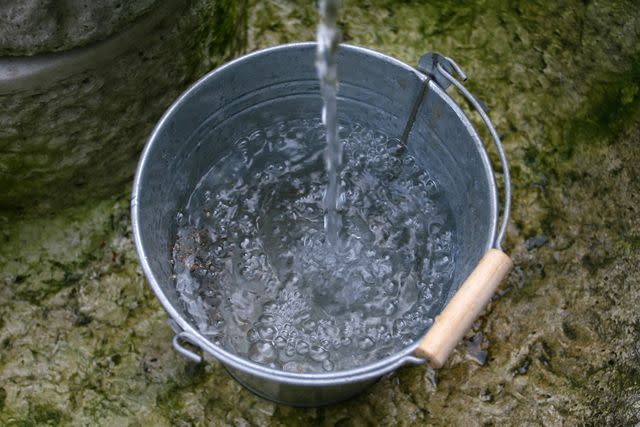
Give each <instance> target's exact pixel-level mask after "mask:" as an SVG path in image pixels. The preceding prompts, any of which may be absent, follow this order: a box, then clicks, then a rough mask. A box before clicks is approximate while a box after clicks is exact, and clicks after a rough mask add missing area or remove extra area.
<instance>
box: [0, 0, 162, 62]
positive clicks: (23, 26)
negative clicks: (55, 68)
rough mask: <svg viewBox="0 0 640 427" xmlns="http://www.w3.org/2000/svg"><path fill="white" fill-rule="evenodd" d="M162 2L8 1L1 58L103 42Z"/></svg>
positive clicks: (0, 17)
mask: <svg viewBox="0 0 640 427" xmlns="http://www.w3.org/2000/svg"><path fill="white" fill-rule="evenodd" d="M158 3H160V2H159V1H158V0H134V1H121V0H97V1H87V0H65V1H58V2H55V1H51V0H5V1H3V3H2V9H1V10H0V56H29V55H34V54H38V53H44V52H56V51H61V50H66V49H71V48H74V47H78V46H84V45H86V44H88V43H91V42H95V41H98V40H102V39H104V38H106V37H108V36H110V35H111V34H114V33H116V32H117V31H119V30H121V29H122V28H124V27H125V26H127V25H129V24H131V22H132V21H135V20H136V19H137V18H139V17H140V16H142V15H144V14H145V13H148V12H149V11H150V10H151V9H152V8H153V7H158Z"/></svg>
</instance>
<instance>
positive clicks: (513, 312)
mask: <svg viewBox="0 0 640 427" xmlns="http://www.w3.org/2000/svg"><path fill="white" fill-rule="evenodd" d="M344 3H345V7H344V11H343V19H342V21H343V28H344V39H345V41H346V42H349V43H352V44H359V45H364V46H368V47H371V48H374V49H376V50H380V51H383V52H385V53H388V54H390V55H392V56H395V57H398V58H399V59H402V60H404V61H406V62H408V63H411V64H415V63H416V61H417V59H418V58H419V56H420V55H421V54H422V53H424V52H426V51H433V50H435V51H439V52H442V53H445V54H447V55H448V56H451V57H453V58H454V59H456V60H457V61H458V63H459V64H460V65H461V66H462V67H463V69H464V70H465V71H466V72H467V74H468V75H469V76H470V80H469V82H468V87H469V88H471V89H472V90H473V92H474V93H475V94H476V95H477V96H478V97H479V98H480V99H482V100H483V101H484V102H485V103H486V104H487V105H488V107H489V109H490V115H491V116H492V118H493V119H494V122H495V124H496V127H497V128H498V130H499V131H500V133H501V135H502V138H503V141H504V144H505V147H506V150H507V153H508V156H509V159H510V162H511V168H512V173H513V181H514V206H513V216H512V221H511V225H510V227H509V233H508V242H507V245H506V246H507V248H506V249H507V251H508V252H509V253H510V254H511V255H512V256H513V258H514V261H515V264H516V267H515V270H514V272H513V273H512V274H511V276H510V277H509V279H508V280H507V281H506V283H504V284H503V286H502V287H501V289H500V292H499V294H498V296H497V297H496V298H495V300H494V301H493V302H492V304H491V305H490V307H489V308H488V309H487V311H486V313H485V315H484V316H483V317H482V318H481V319H480V320H479V321H478V322H477V323H476V325H475V326H474V329H473V331H471V332H470V333H469V335H468V337H467V338H468V339H467V340H466V342H465V343H462V344H461V345H459V346H458V348H457V350H456V352H455V353H454V354H453V356H452V357H451V358H450V360H449V362H448V363H447V365H446V366H445V368H444V369H442V370H441V371H439V372H438V373H435V372H433V371H431V370H427V369H425V368H423V367H411V368H403V369H400V370H398V371H397V372H395V373H393V374H391V375H389V376H387V377H385V378H383V379H381V381H380V382H378V383H377V384H376V385H375V386H374V387H372V388H371V389H370V390H369V391H368V392H367V393H365V394H363V395H361V396H358V397H356V398H354V399H352V400H350V401H347V402H344V403H341V404H338V405H333V406H329V407H325V408H317V409H294V408H289V407H286V406H279V405H275V404H272V403H270V402H267V401H264V400H261V399H260V398H257V397H255V396H253V395H252V394H251V393H249V392H248V391H246V390H244V389H242V388H241V387H240V386H239V385H237V384H236V383H235V382H234V381H233V380H232V379H231V378H230V377H228V376H227V375H226V373H225V372H224V369H223V368H222V367H221V366H220V365H219V364H218V363H217V362H215V361H209V362H208V363H206V364H204V365H202V366H196V365H193V364H191V363H189V362H187V361H185V360H183V359H182V358H181V357H179V356H178V355H177V354H175V353H174V352H173V350H172V348H171V344H170V341H171V337H172V332H171V330H170V328H169V327H168V326H167V324H166V315H165V313H164V311H163V310H162V308H161V307H160V306H159V304H158V303H157V302H156V300H155V297H154V296H153V294H152V293H151V292H150V291H149V289H148V287H147V286H146V284H145V282H144V278H143V277H142V274H141V272H140V269H139V267H138V264H137V259H136V255H135V251H134V249H133V245H132V241H131V229H130V225H129V217H128V203H127V197H126V196H124V197H123V198H121V199H116V200H105V201H103V202H102V203H100V204H98V205H95V204H92V205H91V206H87V207H84V208H76V209H75V210H72V211H68V212H64V213H62V214H60V215H58V216H56V217H51V218H40V219H30V220H24V221H22V222H17V223H16V222H12V223H8V222H5V223H2V226H1V227H2V230H3V233H2V235H0V239H2V242H1V244H0V271H1V272H0V279H1V280H2V284H3V287H2V289H1V290H0V424H6V425H42V424H51V425H55V424H76V425H83V424H100V425H102V424H111V425H239V426H244V425H305V424H306V425H341V426H348V425H425V424H427V425H450V424H453V425H581V424H591V425H633V424H635V423H637V422H638V421H640V419H639V416H640V413H639V412H640V372H639V371H638V366H639V365H640V347H639V345H638V340H639V338H640V311H638V308H637V307H638V302H639V301H640V283H639V282H640V271H639V270H640V267H639V265H640V251H639V249H640V222H639V221H638V217H639V216H640V179H639V178H640V177H639V175H640V167H639V166H638V165H640V89H639V85H640V83H639V82H640V42H639V40H640V12H639V11H638V8H637V5H636V4H634V2H633V1H627V2H624V1H619V2H607V1H561V2H550V1H526V2H525V1H521V2H515V1H513V2H503V1H497V0H496V1H490V0H486V1H476V2H472V3H467V4H465V5H463V6H461V5H459V4H458V3H457V2H445V1H432V2H428V3H427V2H418V1H415V2H414V1H393V2H392V1H382V0H377V1H373V0H371V1H364V0H353V1H345V2H344ZM313 7H314V5H313V2H307V1H302V0H295V1H294V0H289V1H284V0H279V1H277V2H257V1H256V2H254V4H252V5H251V9H250V17H249V20H248V43H249V46H248V49H255V48H259V47H266V46H270V45H274V44H278V43H284V42H289V41H298V40H310V39H313V37H314V32H315V29H314V26H315V21H316V15H315V11H314V8H313ZM471 341H473V342H475V343H478V342H479V343H480V347H481V348H482V349H485V350H487V351H488V354H489V357H488V360H487V363H486V364H484V365H483V366H480V365H478V364H477V363H476V362H475V361H473V360H472V359H473V357H472V356H473V352H474V351H476V350H477V349H474V346H473V345H471V344H470V343H471Z"/></svg>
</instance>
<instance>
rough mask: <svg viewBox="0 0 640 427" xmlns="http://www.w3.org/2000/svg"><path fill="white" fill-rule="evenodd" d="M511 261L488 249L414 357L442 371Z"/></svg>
mask: <svg viewBox="0 0 640 427" xmlns="http://www.w3.org/2000/svg"><path fill="white" fill-rule="evenodd" d="M512 267H513V262H512V261H511V258H509V256H508V255H507V254H505V253H504V252H502V251H499V250H497V249H490V250H489V252H487V253H486V254H485V256H484V257H483V258H482V259H481V260H480V263H479V264H478V266H477V267H476V268H475V270H473V272H472V273H471V274H470V275H469V277H468V278H467V280H465V282H464V283H463V284H462V286H461V287H460V289H458V291H457V292H456V293H455V295H454V296H453V298H451V301H449V304H447V306H446V307H445V308H444V310H442V313H440V315H439V316H436V318H435V322H434V323H433V325H432V326H431V329H429V331H428V332H427V334H426V335H425V337H424V338H423V339H422V341H421V342H420V345H419V346H418V348H417V349H416V356H418V357H422V358H425V359H427V360H428V362H429V364H430V365H431V366H432V367H434V368H441V367H442V365H444V362H445V361H446V360H447V357H449V354H450V353H451V352H452V351H453V349H454V347H455V346H456V344H458V342H460V340H461V339H462V337H464V335H465V334H466V333H467V331H468V330H469V328H471V325H472V324H473V322H474V321H475V320H476V318H477V317H478V316H479V315H480V313H481V312H482V310H483V309H484V308H485V306H486V305H487V303H488V302H489V300H490V299H491V296H492V295H493V294H494V292H495V291H496V289H497V288H498V285H499V284H500V282H502V279H504V277H505V276H506V275H507V274H508V273H509V271H511V268H512Z"/></svg>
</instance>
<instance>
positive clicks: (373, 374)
mask: <svg viewBox="0 0 640 427" xmlns="http://www.w3.org/2000/svg"><path fill="white" fill-rule="evenodd" d="M316 45H317V43H316V42H297V43H289V44H283V45H277V46H273V47H268V48H265V49H261V50H257V51H254V52H251V53H249V54H246V55H243V56H240V57H238V58H236V59H234V60H232V61H230V62H227V63H225V64H223V65H222V66H220V67H218V68H216V69H214V70H212V71H210V72H208V73H207V74H205V75H204V76H203V77H201V78H200V79H199V80H197V81H196V82H195V83H194V84H192V85H191V86H190V87H189V88H188V89H187V90H185V91H184V92H183V93H182V94H181V95H180V96H179V97H178V98H177V99H176V100H175V101H174V102H173V103H172V104H171V106H170V107H169V108H168V109H167V110H166V111H165V113H164V114H163V115H162V117H161V118H160V120H159V121H158V123H157V124H156V126H155V127H154V129H153V131H152V132H151V134H150V136H149V138H148V139H147V143H146V144H145V147H144V149H143V151H142V154H141V156H140V160H139V162H138V165H137V168H136V174H135V178H134V183H133V191H132V195H131V218H132V229H133V240H134V243H135V247H136V251H137V252H138V256H139V258H140V264H141V266H142V269H143V272H144V274H145V276H146V278H147V281H148V282H149V285H150V286H151V288H152V290H153V291H154V293H155V295H156V297H157V298H158V300H159V301H160V303H161V304H162V306H163V307H164V309H165V310H166V311H167V313H168V314H169V316H170V317H171V318H172V319H173V320H174V321H175V322H176V323H177V325H178V327H179V328H180V329H181V330H182V331H184V332H186V333H187V334H188V335H190V336H191V337H192V338H194V340H195V341H196V342H197V344H196V343H193V344H196V345H197V346H199V347H200V348H201V350H203V351H205V352H206V353H209V354H210V355H211V356H213V357H214V358H216V359H217V360H218V361H220V362H221V363H223V364H225V365H227V366H229V367H231V368H234V369H238V370H240V371H243V372H246V373H248V374H251V375H254V376H257V377H260V378H264V379H267V380H271V381H276V382H279V383H285V384H295V385H305V386H329V385H340V384H346V383H353V382H357V381H366V380H369V379H372V378H377V377H380V376H382V375H384V374H386V373H388V372H390V371H392V370H394V369H396V368H398V367H400V366H402V365H405V364H421V363H425V362H426V360H424V359H420V358H417V357H415V356H413V353H414V351H415V350H416V348H417V347H418V345H419V343H420V340H421V339H422V336H420V337H419V338H417V340H416V342H414V343H412V344H411V345H409V346H407V347H404V348H403V349H401V350H400V351H398V352H396V353H395V354H393V355H391V356H389V357H386V358H384V359H381V360H378V361H376V362H374V363H371V364H368V365H365V366H360V367H356V368H352V369H347V370H340V371H335V372H327V373H320V372H319V373H295V372H288V371H283V370H280V369H274V368H270V367H267V366H264V365H260V364H258V363H256V362H253V361H251V360H249V359H246V358H243V357H240V356H238V355H236V354H234V353H232V352H230V351H228V350H225V349H223V348H222V347H220V346H217V345H215V344H213V343H212V342H211V341H209V340H208V339H207V338H205V337H204V336H203V335H202V334H201V333H200V332H199V331H198V330H197V329H196V328H195V327H193V326H192V325H191V323H190V322H188V321H187V320H186V319H185V318H184V317H183V316H182V314H180V312H179V311H178V310H177V309H176V308H175V306H174V304H172V303H171V301H169V299H168V297H167V296H166V295H165V292H164V291H163V289H162V287H161V286H160V284H159V282H158V279H157V278H156V275H155V273H154V271H153V269H152V268H151V265H150V263H149V261H148V258H147V255H146V251H145V249H144V245H143V239H142V235H141V230H140V222H141V221H140V211H139V209H138V197H139V193H140V192H141V190H142V188H141V185H142V177H143V172H144V170H145V167H146V165H147V163H148V159H149V157H150V156H149V153H150V152H151V150H152V149H153V147H154V145H155V141H156V140H157V139H158V135H159V133H160V132H161V131H162V129H163V128H164V127H165V125H166V124H167V122H168V121H169V120H170V118H171V117H172V116H173V115H174V112H175V111H176V110H178V109H179V108H181V106H182V105H183V104H184V103H185V102H188V100H189V98H190V97H191V96H192V95H193V94H194V93H195V92H196V91H198V90H199V89H200V88H201V87H202V86H203V85H204V84H205V83H206V82H207V81H208V80H210V79H212V78H215V76H216V75H217V74H219V73H223V72H225V71H227V70H229V69H232V68H234V67H236V66H238V65H239V64H242V63H243V62H245V61H247V60H250V59H253V58H256V57H259V56H266V55H270V54H273V53H275V52H280V51H286V50H292V49H300V48H303V49H309V48H314V49H315V47H316ZM340 50H342V51H350V52H354V53H361V54H365V55H369V56H372V57H374V58H376V59H379V60H382V61H385V62H388V63H390V64H392V65H395V66H397V67H399V68H401V69H402V70H404V71H407V72H410V73H412V74H413V75H414V76H415V77H416V78H417V79H419V81H421V82H424V81H425V80H426V79H427V77H426V76H425V75H424V74H423V73H421V72H420V71H418V70H417V69H415V68H414V67H412V66H410V65H408V64H406V63H405V62H403V61H400V60H398V59H396V58H393V57H391V56H389V55H387V54H384V53H382V52H379V51H376V50H372V49H369V48H366V47H361V46H354V45H350V44H340ZM429 90H434V91H435V92H437V93H438V95H439V96H441V97H442V98H443V99H444V101H445V102H446V103H447V104H448V105H449V106H450V107H451V108H452V109H453V110H454V111H455V113H456V114H457V115H458V117H459V118H460V119H461V120H462V121H463V124H464V126H465V128H467V130H468V131H469V133H470V134H471V136H472V139H473V140H474V142H475V144H476V146H477V148H478V152H479V155H480V157H481V159H482V163H483V166H484V168H485V171H486V172H487V174H488V176H487V178H488V179H489V184H490V185H489V193H490V194H489V198H490V207H491V215H492V218H493V221H492V224H491V230H489V232H488V233H487V236H488V240H487V242H486V244H485V246H486V247H485V251H487V250H489V249H490V248H491V247H492V246H493V243H494V240H495V236H496V233H497V222H498V215H497V186H496V182H495V176H494V173H493V168H492V167H491V163H490V161H489V157H488V154H487V152H486V149H485V147H484V145H483V144H482V141H481V139H480V138H479V136H478V134H477V132H476V130H475V128H474V126H473V125H472V124H471V121H470V120H469V118H468V117H467V116H466V114H465V113H464V112H463V111H462V109H461V108H460V106H459V105H458V104H457V103H456V102H455V101H454V100H453V99H452V98H451V97H450V96H449V95H448V94H447V93H446V92H445V91H444V90H443V89H441V88H440V87H439V86H437V85H436V84H435V83H433V81H431V82H429ZM459 286H460V284H458V286H452V289H451V291H450V292H449V294H448V295H447V297H446V298H445V300H444V301H443V304H444V303H446V302H447V301H449V300H450V299H451V297H452V296H453V294H454V293H455V292H456V291H457V288H458V287H459ZM427 330H428V329H427ZM425 333H426V331H425Z"/></svg>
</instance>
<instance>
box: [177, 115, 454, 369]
mask: <svg viewBox="0 0 640 427" xmlns="http://www.w3.org/2000/svg"><path fill="white" fill-rule="evenodd" d="M339 137H340V139H341V143H342V145H343V147H344V153H343V154H344V165H343V168H342V171H341V174H340V188H341V190H340V194H339V197H338V201H337V208H338V210H339V211H340V217H341V221H342V222H341V226H340V233H339V235H338V240H337V241H336V243H335V244H334V245H329V244H328V243H327V235H326V233H325V230H324V226H323V220H324V213H325V205H324V204H323V197H324V193H325V186H326V181H327V177H326V172H325V170H324V166H323V156H322V154H323V151H324V148H325V141H324V130H323V127H322V125H321V123H320V120H318V119H296V120H290V121H286V122H280V123H277V124H274V125H273V126H269V127H267V128H264V129H257V130H255V131H252V132H250V133H248V135H247V136H246V137H244V138H241V139H239V140H238V141H237V142H236V143H235V147H234V148H235V150H232V153H231V154H229V155H227V156H225V157H224V158H222V159H221V160H220V161H219V162H218V163H216V164H215V165H212V169H211V171H210V172H209V173H208V174H207V175H206V176H205V177H203V179H202V180H201V183H200V184H199V185H198V187H197V188H196V189H195V191H194V193H193V194H192V195H191V197H190V199H189V203H188V204H187V206H186V207H185V208H184V209H183V210H182V211H181V212H182V214H181V216H180V217H179V218H178V217H176V222H177V225H178V233H177V239H176V242H175V245H174V248H173V268H174V271H173V273H174V277H175V286H176V291H177V293H178V295H179V297H180V300H181V302H182V305H183V308H184V310H185V312H187V313H188V314H189V316H190V320H192V321H193V324H194V325H195V326H196V327H197V328H198V329H199V330H200V331H201V332H203V333H205V332H206V336H207V337H210V339H211V340H212V341H214V342H215V343H216V344H217V345H220V346H222V347H224V348H225V349H227V350H229V351H231V352H233V353H236V354H238V355H240V356H241V357H246V358H248V359H250V360H252V361H253V362H255V363H259V364H262V365H265V366H270V367H274V368H277V369H282V370H285V371H289V372H332V371H338V370H345V369H350V368H354V367H359V366H364V365H367V364H370V363H373V362H375V361H376V360H378V359H379V358H381V357H386V356H387V355H389V354H393V353H396V352H398V351H399V350H400V349H402V348H403V347H405V346H407V345H410V344H412V343H414V342H415V341H416V340H418V339H420V337H421V335H422V334H424V332H425V331H426V329H427V328H428V327H429V326H430V324H431V321H432V320H431V319H432V317H433V316H434V315H435V314H436V311H437V310H438V309H439V308H440V304H441V303H442V302H443V298H444V297H445V296H446V295H447V294H448V292H449V287H450V281H451V276H452V273H453V263H454V258H453V254H454V253H455V251H454V240H453V234H452V223H451V219H450V215H449V214H448V212H449V211H448V208H447V206H446V202H445V201H444V200H443V199H442V197H441V195H440V193H439V191H438V187H437V186H438V184H437V183H436V182H435V181H434V180H433V179H432V178H431V177H430V176H429V174H428V173H427V172H425V171H423V170H421V169H420V166H419V165H418V164H417V162H416V161H415V159H413V158H412V157H411V156H410V155H409V153H408V151H407V149H406V148H405V147H403V146H402V145H401V144H400V142H399V141H398V140H397V139H393V138H389V137H387V136H386V135H384V134H383V133H380V132H377V131H372V130H371V129H369V128H368V127H367V126H363V125H361V124H358V123H340V129H339Z"/></svg>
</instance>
